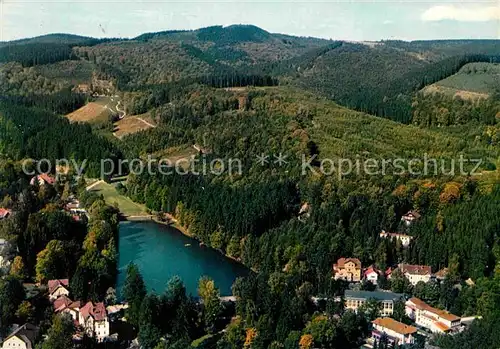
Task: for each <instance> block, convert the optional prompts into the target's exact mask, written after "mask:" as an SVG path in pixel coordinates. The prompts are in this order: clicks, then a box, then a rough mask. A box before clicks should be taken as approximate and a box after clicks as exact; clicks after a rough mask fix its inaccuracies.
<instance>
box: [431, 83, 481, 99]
mask: <svg viewBox="0 0 500 349" xmlns="http://www.w3.org/2000/svg"><path fill="white" fill-rule="evenodd" d="M423 92H424V93H429V94H434V93H440V94H444V95H447V96H449V97H460V98H462V99H465V100H478V99H487V98H489V96H490V95H489V94H487V93H480V92H472V91H466V90H457V89H455V88H452V87H446V86H441V85H436V84H434V85H429V86H427V87H425V88H424V89H423Z"/></svg>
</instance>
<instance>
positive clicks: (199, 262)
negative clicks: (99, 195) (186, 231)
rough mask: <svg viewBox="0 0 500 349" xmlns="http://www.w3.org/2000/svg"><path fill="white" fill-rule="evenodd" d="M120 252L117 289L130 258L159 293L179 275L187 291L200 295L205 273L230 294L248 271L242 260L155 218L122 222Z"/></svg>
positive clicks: (148, 285)
mask: <svg viewBox="0 0 500 349" xmlns="http://www.w3.org/2000/svg"><path fill="white" fill-rule="evenodd" d="M188 244H189V245H190V246H186V245H188ZM119 253H120V254H119V259H118V267H119V271H120V273H119V276H118V285H117V286H118V290H121V287H122V285H123V282H124V280H125V273H126V269H127V265H128V264H129V263H130V262H134V263H135V264H136V265H137V266H138V267H139V269H140V271H141V274H142V276H143V278H144V282H145V283H146V287H147V289H148V291H150V292H151V291H152V292H155V293H156V294H162V293H163V292H164V290H165V288H166V285H167V282H168V280H169V279H170V278H171V277H172V276H175V275H178V276H179V277H180V278H181V279H182V281H183V282H184V284H185V286H186V290H187V293H188V294H189V293H191V294H192V295H193V296H197V295H198V291H197V289H198V281H199V279H200V277H202V276H204V275H206V276H209V277H210V278H212V279H213V280H214V281H215V284H216V286H217V287H218V288H219V289H220V292H221V295H222V296H230V295H231V286H232V284H233V282H234V281H235V280H236V278H237V277H239V276H245V275H248V273H249V270H248V269H247V268H245V267H244V266H242V265H241V264H239V263H236V262H235V261H233V260H231V259H229V258H227V257H225V256H223V255H222V254H220V253H219V252H217V251H215V250H213V249H211V248H208V247H204V246H199V243H198V242H197V241H196V240H193V239H191V238H189V237H187V236H185V235H183V234H182V233H181V232H180V231H178V230H177V229H174V228H172V227H169V226H166V225H162V224H158V223H154V222H122V223H120V238H119ZM119 294H120V293H119Z"/></svg>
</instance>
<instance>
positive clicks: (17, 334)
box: [2, 323, 38, 349]
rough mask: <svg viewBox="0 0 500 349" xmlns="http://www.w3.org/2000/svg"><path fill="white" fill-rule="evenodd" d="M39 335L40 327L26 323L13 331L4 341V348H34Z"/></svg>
mask: <svg viewBox="0 0 500 349" xmlns="http://www.w3.org/2000/svg"><path fill="white" fill-rule="evenodd" d="M37 336H38V327H36V326H35V325H32V324H28V323H27V324H24V325H22V326H21V327H18V328H17V329H16V330H15V331H13V332H12V333H11V334H10V335H9V336H7V338H5V340H4V341H3V343H2V349H32V348H34V347H35V340H36V339H37Z"/></svg>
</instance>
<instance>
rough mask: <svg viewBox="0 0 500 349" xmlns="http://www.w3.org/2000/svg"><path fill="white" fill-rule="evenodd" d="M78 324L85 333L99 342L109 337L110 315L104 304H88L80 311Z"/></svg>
mask: <svg viewBox="0 0 500 349" xmlns="http://www.w3.org/2000/svg"><path fill="white" fill-rule="evenodd" d="M78 322H79V323H80V326H82V327H83V328H84V330H85V332H86V333H87V334H88V335H89V336H91V337H94V336H95V337H96V338H97V341H98V342H102V341H103V340H104V338H106V337H108V336H109V321H108V314H107V312H106V307H105V306H104V303H97V304H93V303H92V302H88V303H87V304H85V305H84V306H83V307H82V308H81V309H80V316H79V320H78Z"/></svg>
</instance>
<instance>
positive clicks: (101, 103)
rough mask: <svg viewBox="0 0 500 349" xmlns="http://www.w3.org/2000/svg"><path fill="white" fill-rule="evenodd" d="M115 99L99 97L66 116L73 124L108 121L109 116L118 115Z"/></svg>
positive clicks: (116, 100)
mask: <svg viewBox="0 0 500 349" xmlns="http://www.w3.org/2000/svg"><path fill="white" fill-rule="evenodd" d="M117 103H118V99H117V98H115V97H99V98H97V99H96V100H95V101H93V102H90V103H88V104H86V105H84V106H83V107H81V108H80V109H77V110H75V111H74V112H72V113H70V114H68V115H66V117H67V118H68V119H69V120H70V121H71V122H96V121H106V120H107V119H108V118H109V116H111V115H113V114H117V113H118V111H117V110H116V104H117Z"/></svg>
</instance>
